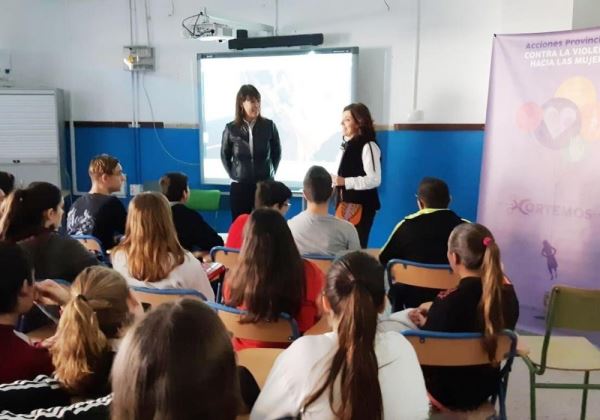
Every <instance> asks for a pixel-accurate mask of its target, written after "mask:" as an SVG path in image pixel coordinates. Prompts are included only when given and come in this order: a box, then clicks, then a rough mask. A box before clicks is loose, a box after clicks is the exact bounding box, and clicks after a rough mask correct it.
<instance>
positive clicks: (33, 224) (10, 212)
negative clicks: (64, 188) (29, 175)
mask: <svg viewBox="0 0 600 420" xmlns="http://www.w3.org/2000/svg"><path fill="white" fill-rule="evenodd" d="M63 205H64V203H63V198H62V195H61V193H60V190H59V189H58V187H57V186H56V185H53V184H50V183H48V182H33V183H31V184H30V185H29V187H27V188H26V189H22V190H21V189H17V190H14V191H13V192H12V193H11V194H10V195H9V196H8V198H7V199H6V202H5V203H3V204H2V207H3V212H2V216H1V217H0V238H1V239H4V240H9V241H19V240H21V239H25V238H27V237H29V236H31V235H35V234H37V233H39V232H40V231H42V230H43V229H44V228H49V229H57V228H58V227H59V226H60V223H61V220H62V215H63Z"/></svg>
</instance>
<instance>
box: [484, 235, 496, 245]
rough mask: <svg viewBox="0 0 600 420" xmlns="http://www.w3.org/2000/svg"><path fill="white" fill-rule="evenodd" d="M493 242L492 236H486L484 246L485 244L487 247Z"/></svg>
mask: <svg viewBox="0 0 600 420" xmlns="http://www.w3.org/2000/svg"><path fill="white" fill-rule="evenodd" d="M492 242H494V240H493V239H492V238H491V237H490V236H486V237H485V238H483V246H485V247H486V248H487V246H488V245H489V244H491V243H492Z"/></svg>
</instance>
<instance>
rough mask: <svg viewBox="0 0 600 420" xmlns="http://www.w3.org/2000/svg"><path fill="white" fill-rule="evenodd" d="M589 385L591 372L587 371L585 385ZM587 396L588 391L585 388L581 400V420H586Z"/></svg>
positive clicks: (584, 378) (584, 377)
mask: <svg viewBox="0 0 600 420" xmlns="http://www.w3.org/2000/svg"><path fill="white" fill-rule="evenodd" d="M589 383H590V371H589V370H586V371H585V374H584V375H583V384H584V385H588V384H589ZM587 394H588V390H587V388H584V389H583V396H582V398H581V420H585V411H586V408H587Z"/></svg>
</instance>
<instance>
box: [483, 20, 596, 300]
mask: <svg viewBox="0 0 600 420" xmlns="http://www.w3.org/2000/svg"><path fill="white" fill-rule="evenodd" d="M599 88H600V29H592V30H580V31H567V32H554V33H544V34H526V35H498V36H496V38H495V39H494V48H493V56H492V71H491V76H490V90H489V98H488V110H487V122H486V132H485V142H484V153H483V164H482V173H481V186H480V195H479V205H478V217H477V219H478V221H479V222H480V223H483V224H485V225H486V226H488V227H489V228H490V229H491V231H492V232H493V233H494V235H495V236H496V239H497V241H498V244H499V246H500V249H501V251H502V261H503V263H504V268H505V271H506V273H507V274H508V276H509V277H510V278H511V280H512V281H513V283H514V285H515V287H516V289H517V294H518V296H519V300H520V301H521V305H522V306H524V307H528V308H534V310H536V311H539V312H541V310H543V308H544V295H545V294H546V293H547V292H548V291H549V290H550V288H551V287H552V286H553V285H554V284H570V285H574V286H578V287H588V288H599V287H600V103H599V102H600V90H599Z"/></svg>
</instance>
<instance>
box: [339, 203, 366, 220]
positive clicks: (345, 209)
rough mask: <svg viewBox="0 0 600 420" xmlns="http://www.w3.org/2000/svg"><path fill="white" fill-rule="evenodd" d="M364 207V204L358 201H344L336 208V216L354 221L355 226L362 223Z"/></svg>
mask: <svg viewBox="0 0 600 420" xmlns="http://www.w3.org/2000/svg"><path fill="white" fill-rule="evenodd" d="M362 211H363V207H362V204H357V203H346V202H344V201H342V202H340V203H338V205H337V207H336V209H335V217H337V218H338V219H342V220H346V221H348V222H350V223H352V224H353V225H354V226H356V225H358V224H359V223H360V219H361V218H362Z"/></svg>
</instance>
